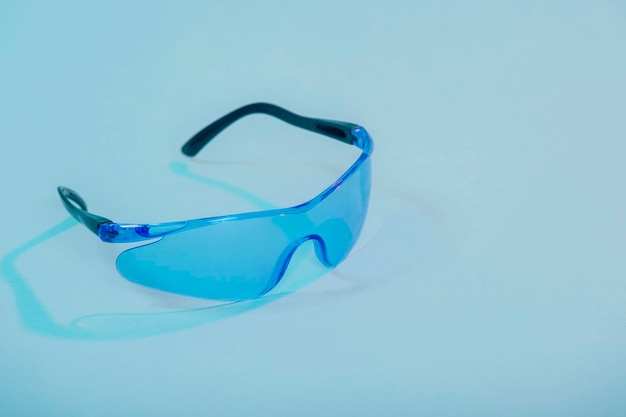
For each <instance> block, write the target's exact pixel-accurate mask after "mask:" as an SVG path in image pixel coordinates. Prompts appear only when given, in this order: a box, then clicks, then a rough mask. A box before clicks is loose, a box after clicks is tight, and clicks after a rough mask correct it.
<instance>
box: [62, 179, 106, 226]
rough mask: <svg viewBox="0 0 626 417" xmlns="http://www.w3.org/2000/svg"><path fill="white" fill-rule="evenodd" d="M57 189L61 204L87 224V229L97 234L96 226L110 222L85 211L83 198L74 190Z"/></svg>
mask: <svg viewBox="0 0 626 417" xmlns="http://www.w3.org/2000/svg"><path fill="white" fill-rule="evenodd" d="M57 191H58V192H59V196H60V197H61V201H62V202H63V205H64V206H65V208H66V209H67V211H68V212H69V213H70V214H71V215H72V217H74V218H75V219H76V220H78V221H79V222H80V223H82V224H84V225H85V226H87V229H89V230H91V231H92V232H93V233H95V234H96V235H97V234H98V227H99V226H100V225H101V224H103V223H111V222H112V221H111V220H109V219H107V218H105V217H101V216H98V215H96V214H93V213H89V212H88V211H87V204H86V203H85V200H83V198H82V197H81V196H80V195H78V193H77V192H76V191H73V190H70V189H69V188H66V187H57Z"/></svg>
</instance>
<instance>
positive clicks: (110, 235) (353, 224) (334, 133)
mask: <svg viewBox="0 0 626 417" xmlns="http://www.w3.org/2000/svg"><path fill="white" fill-rule="evenodd" d="M254 113H264V114H267V115H270V116H274V117H276V118H278V119H280V120H282V121H284V122H287V123H289V124H291V125H293V126H296V127H300V128H302V129H306V130H309V131H312V132H315V133H320V134H322V135H325V136H328V137H330V138H333V139H336V140H339V141H341V142H344V143H346V144H350V145H354V146H357V147H358V148H359V149H361V151H362V153H361V155H360V156H359V158H358V159H357V160H356V162H354V163H353V164H352V166H350V168H348V170H347V171H346V172H345V173H344V174H343V175H341V176H340V177H339V178H338V179H337V180H336V181H335V182H334V183H333V184H331V185H330V186H329V187H328V188H326V189H325V190H324V191H322V192H321V193H320V194H319V195H317V196H315V197H314V198H313V199H311V200H309V201H307V202H305V203H302V204H299V205H297V206H294V207H288V208H284V209H276V210H265V211H258V212H251V213H241V214H232V215H226V216H218V217H208V218H202V219H193V220H184V221H176V222H168V223H156V224H124V223H116V222H113V221H112V220H109V219H107V218H105V217H102V216H98V215H95V214H93V213H90V212H89V211H87V205H86V203H85V201H84V200H83V199H82V198H81V197H80V196H79V195H78V194H77V193H76V192H74V191H72V190H70V189H69V188H66V187H58V192H59V195H60V197H61V200H62V202H63V205H64V206H65V208H66V209H67V211H68V212H69V213H70V214H71V215H72V216H73V217H74V218H75V219H76V220H78V221H79V222H81V223H82V224H84V225H85V226H86V227H87V228H88V229H89V230H91V231H92V232H93V233H95V234H96V235H98V236H99V237H100V239H101V240H103V241H104V242H111V243H128V242H140V241H148V240H152V242H148V243H147V244H145V245H142V246H137V247H133V248H131V249H128V250H126V251H124V252H122V253H121V254H120V255H119V256H118V258H117V262H116V264H117V269H118V271H119V273H120V274H121V275H122V276H124V277H125V278H126V279H128V280H129V281H132V282H135V283H137V284H141V285H146V286H149V287H152V288H156V289H159V290H163V291H169V292H173V293H177V294H183V295H190V296H194V297H202V298H210V299H216V300H244V299H250V298H255V297H259V296H261V295H263V294H265V293H267V292H268V291H270V290H271V289H272V288H274V287H275V286H276V284H278V282H279V281H280V279H281V278H282V276H283V275H284V273H285V270H286V269H287V266H288V264H289V260H290V259H291V256H292V255H293V253H294V252H295V250H296V249H297V248H298V247H299V246H300V245H301V244H303V243H304V242H307V241H309V240H311V241H313V242H314V246H315V253H316V255H317V257H318V259H319V260H320V261H321V262H322V263H323V264H325V265H326V266H328V267H335V266H337V265H338V264H339V263H340V262H341V261H342V260H344V259H345V258H346V256H347V255H348V253H349V252H350V250H351V249H352V247H353V246H354V244H355V242H356V241H357V238H358V237H359V234H360V232H361V228H362V226H363V222H364V220H365V215H366V212H367V206H368V201H369V195H370V170H371V166H370V154H371V153H372V150H373V143H372V140H371V138H370V136H369V134H368V133H367V131H366V130H365V129H364V128H363V127H361V126H358V125H355V124H352V123H347V122H338V121H331V120H323V119H314V118H309V117H303V116H299V115H297V114H294V113H291V112H289V111H287V110H285V109H283V108H281V107H278V106H275V105H273V104H268V103H254V104H249V105H247V106H244V107H241V108H239V109H237V110H235V111H233V112H231V113H229V114H227V115H226V116H224V117H222V118H220V119H218V120H217V121H215V122H213V123H212V124H210V125H208V126H207V127H205V128H204V129H202V130H201V131H200V132H198V133H197V134H196V135H195V136H194V137H192V138H191V139H190V140H189V141H188V142H187V143H185V145H184V146H183V148H182V152H183V154H185V155H187V156H190V157H193V156H195V155H196V154H197V153H198V152H200V150H201V149H202V148H203V147H204V146H205V145H206V144H207V143H209V142H210V141H211V140H212V139H213V138H214V137H215V136H216V135H218V134H219V133H220V132H221V131H222V130H224V129H226V128H227V127H228V126H230V125H231V124H232V123H234V122H236V121H237V120H239V119H241V118H243V117H245V116H248V115H250V114H254ZM155 239H158V240H155Z"/></svg>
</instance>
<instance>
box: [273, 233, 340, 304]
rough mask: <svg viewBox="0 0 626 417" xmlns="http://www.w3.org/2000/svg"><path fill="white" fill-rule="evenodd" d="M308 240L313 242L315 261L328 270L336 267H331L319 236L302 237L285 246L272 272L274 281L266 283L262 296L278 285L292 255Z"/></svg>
mask: <svg viewBox="0 0 626 417" xmlns="http://www.w3.org/2000/svg"><path fill="white" fill-rule="evenodd" d="M309 240H312V241H313V247H314V250H315V255H316V256H317V259H318V260H319V261H320V262H321V263H322V264H323V265H324V266H326V267H328V268H332V267H334V266H336V264H335V265H333V264H331V262H330V261H329V260H328V253H327V250H326V244H325V242H324V240H323V239H322V238H321V237H320V236H318V235H308V236H304V237H302V238H300V239H298V240H296V241H294V242H292V243H291V244H290V245H289V246H287V247H286V248H285V250H283V252H282V253H281V255H280V257H279V258H278V261H277V262H276V265H275V267H274V272H273V274H272V276H273V277H274V279H273V280H271V281H270V282H269V283H268V286H267V288H265V290H264V291H263V294H266V293H267V292H269V291H271V290H272V289H273V288H274V287H276V286H277V285H278V283H279V282H280V280H281V279H282V278H283V276H284V275H285V272H286V271H287V268H288V267H289V262H290V261H291V258H292V257H293V254H294V253H295V252H296V250H298V248H299V247H300V246H302V245H303V244H304V243H306V242H308V241H309Z"/></svg>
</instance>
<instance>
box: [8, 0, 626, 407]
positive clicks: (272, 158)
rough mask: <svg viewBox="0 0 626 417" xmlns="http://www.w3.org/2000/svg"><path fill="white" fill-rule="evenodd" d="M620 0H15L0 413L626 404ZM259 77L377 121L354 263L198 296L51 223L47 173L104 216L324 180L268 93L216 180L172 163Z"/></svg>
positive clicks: (255, 89) (256, 87) (215, 206)
mask: <svg viewBox="0 0 626 417" xmlns="http://www.w3.org/2000/svg"><path fill="white" fill-rule="evenodd" d="M548 3H549V4H548ZM624 4H625V3H624V2H622V1H614V2H591V1H589V2H574V1H568V2H543V1H542V2H517V3H508V2H428V3H427V2H402V1H387V2H378V3H376V4H371V3H365V2H356V1H342V0H334V1H321V2H316V3H315V4H312V2H300V1H289V2H287V1H282V2H280V1H263V2H253V1H239V2H225V1H222V2H199V1H198V2H169V3H167V2H156V1H152V2H122V1H110V2H101V4H97V3H96V2H43V1H42V2H28V1H7V0H3V1H2V2H1V3H0V121H1V123H0V173H1V177H0V178H1V181H0V186H1V192H2V196H3V198H2V208H1V209H0V213H1V214H2V217H1V218H2V221H1V225H2V233H1V236H2V238H1V239H0V256H2V257H3V261H2V262H3V264H2V265H3V269H2V274H3V277H4V278H5V279H3V280H0V414H2V415H6V416H34V415H46V416H57V415H58V416H61V415H62V416H112V415H119V416H121V415H136V416H144V415H145V416H172V415H185V416H196V415H197V416H207V415H224V416H239V415H241V416H244V415H246V416H250V415H259V416H265V415H272V416H294V415H297V416H320V415H334V416H348V415H355V416H356V415H358V416H380V415H394V416H414V415H431V416H434V415H436V416H470V415H471V416H473V415H476V416H503V415H506V416H568V417H573V416H590V415H597V416H604V417H609V416H623V415H626V256H625V255H626V253H625V252H626V221H625V218H624V213H625V210H626V192H625V191H624V180H625V179H626V169H625V168H624V156H625V155H626V145H625V144H624V143H625V142H624V138H625V137H626V124H625V122H624V116H623V115H624V110H625V109H626V54H625V53H624V45H625V44H626V7H625V6H624ZM260 100H263V101H269V102H274V103H276V104H279V105H282V106H284V107H286V108H288V109H291V110H293V111H295V112H298V113H301V114H304V115H310V116H318V117H323V118H332V119H338V120H349V121H354V122H358V123H362V124H363V125H364V126H366V127H367V128H368V130H369V131H370V132H371V133H372V135H373V137H374V139H375V141H376V149H375V152H374V155H373V158H374V159H373V161H374V192H373V197H372V213H371V216H370V217H369V218H368V224H367V228H366V231H365V232H364V237H363V241H362V242H361V246H360V247H359V250H358V251H357V252H356V254H355V255H354V256H353V257H352V258H350V259H349V260H348V261H347V262H346V264H345V265H343V266H342V268H339V269H338V270H337V271H334V272H333V273H330V274H328V273H326V271H324V270H322V269H320V268H319V267H317V266H315V264H314V263H313V262H312V261H311V259H310V257H307V255H306V251H305V250H303V254H302V256H301V259H300V262H299V265H300V270H299V271H300V272H299V273H297V274H291V278H292V279H291V284H292V285H293V287H292V288H291V289H289V288H287V289H286V290H285V292H284V293H282V294H283V295H284V296H280V297H275V298H272V299H266V300H262V301H259V302H257V304H253V303H249V304H240V305H234V306H230V307H227V308H224V307H219V306H218V307H216V308H215V309H210V308H208V309H207V308H203V307H205V306H207V305H209V304H208V303H207V302H205V301H202V300H200V301H198V300H189V299H182V298H177V297H174V296H167V295H164V294H159V293H156V292H150V291H149V290H144V289H138V288H135V287H134V286H132V284H130V283H128V282H126V281H124V280H123V279H122V278H121V277H119V276H118V275H117V274H116V272H115V270H114V267H113V265H114V263H113V262H114V259H115V253H116V251H118V250H119V249H118V248H117V247H111V245H108V246H107V245H104V244H102V245H100V244H98V242H97V241H96V240H95V239H94V237H93V236H90V235H89V233H88V232H86V231H84V230H80V229H79V228H78V227H71V224H70V223H64V219H66V217H67V214H66V213H65V212H64V211H63V209H62V206H61V204H60V202H59V200H58V197H57V196H56V192H55V187H56V186H57V185H61V184H62V185H67V186H69V187H72V188H75V189H76V190H78V191H79V192H81V194H83V195H84V197H85V198H86V199H87V201H88V202H89V203H90V206H91V208H92V209H93V210H94V211H95V212H96V213H99V214H102V215H105V216H107V217H111V218H113V219H115V220H120V221H126V220H128V221H159V220H175V219H179V218H185V217H192V216H195V215H212V214H221V213H222V210H225V212H228V210H230V209H231V208H232V207H235V206H237V204H239V203H237V201H239V200H240V201H242V202H243V203H241V204H248V203H250V204H252V205H253V206H254V203H255V202H254V201H252V200H250V198H248V199H247V200H246V197H250V196H251V194H247V192H248V191H255V190H258V193H261V194H263V195H259V198H261V197H263V198H269V199H270V200H271V201H273V202H274V203H275V204H278V205H281V204H285V203H287V204H291V203H292V202H291V201H281V198H286V197H285V196H288V197H289V198H293V199H295V200H297V201H296V202H298V201H300V199H301V196H300V195H299V194H298V193H300V192H302V194H303V196H312V194H313V193H314V190H315V189H316V187H318V185H319V184H316V183H315V181H316V180H315V179H316V178H318V175H315V174H313V173H308V171H306V170H305V169H304V168H302V171H299V170H298V169H299V168H301V165H302V166H303V165H307V164H309V165H310V164H314V163H315V161H319V162H320V163H321V164H324V163H326V162H323V161H322V158H324V157H325V155H327V156H328V157H329V160H331V159H333V158H335V156H337V155H339V156H343V155H342V154H341V152H343V151H342V150H339V149H338V148H336V147H334V144H328V143H327V141H324V140H322V139H318V138H315V137H314V136H310V137H309V136H307V135H304V134H302V133H300V132H295V131H294V130H293V129H291V128H289V127H288V126H287V127H284V126H282V125H279V124H278V123H277V122H272V121H271V120H269V121H268V120H266V119H263V118H261V117H259V118H250V121H249V122H248V121H246V122H245V123H242V126H241V127H237V128H233V130H232V134H228V136H227V137H225V138H224V140H223V141H221V142H219V143H218V142H216V144H215V153H214V154H211V155H209V154H208V150H207V154H206V155H205V157H206V158H207V159H211V158H214V159H215V160H220V159H223V160H228V161H232V160H236V159H238V158H239V159H240V160H241V161H243V163H241V164H240V165H237V164H234V165H233V164H225V165H224V166H223V167H222V166H220V165H219V164H217V163H215V161H213V163H208V164H206V163H205V164H204V166H203V165H202V164H196V165H194V166H193V168H192V170H196V171H202V170H203V169H204V171H207V169H209V171H210V172H209V171H207V172H202V173H201V174H202V175H206V174H207V173H208V174H210V176H217V177H219V175H223V178H217V179H215V180H212V181H214V182H213V183H212V185H213V186H214V187H213V188H214V189H215V190H216V191H215V192H216V193H217V194H211V195H212V196H217V197H215V198H214V199H211V200H209V201H208V202H206V201H203V202H202V204H195V202H196V200H195V198H196V197H195V196H196V195H197V194H198V193H195V191H197V190H204V189H205V188H206V189H209V188H211V187H206V185H207V184H200V182H199V181H188V180H185V179H184V178H181V176H180V175H176V174H175V172H173V171H172V169H168V166H171V165H170V164H171V163H172V162H174V163H177V161H184V159H183V158H181V157H180V156H179V154H178V147H179V146H180V145H182V143H183V142H184V141H185V140H186V139H187V138H188V137H189V136H190V135H192V134H193V133H195V132H196V131H197V130H198V129H200V128H201V127H202V126H204V125H205V124H206V123H208V122H210V121H211V120H213V119H214V118H216V117H219V116H221V115H222V114H223V113H225V112H227V111H229V110H232V109H234V108H235V107H237V106H240V105H243V104H247V103H249V102H253V101H260ZM257 129H258V131H257ZM259 132H261V133H259ZM257 136H258V137H257ZM292 136H293V138H292ZM301 136H302V137H301ZM300 137H301V138H300ZM244 138H248V140H246V139H244ZM255 139H258V140H255ZM309 139H311V140H310V141H309ZM318 145H319V149H322V151H320V152H319V154H316V150H315V149H318ZM340 147H341V146H340ZM335 149H337V151H336V152H335ZM294 155H296V156H297V158H300V160H301V161H304V162H306V163H307V164H299V163H295V162H294V163H292V165H285V166H283V167H281V166H279V165H280V164H279V163H278V164H277V162H281V161H283V162H285V163H287V162H289V161H291V160H292V158H296V156H294ZM331 156H332V157H331ZM339 156H338V157H337V158H339ZM297 158H296V159H297ZM339 159H341V158H339ZM252 161H257V162H267V163H268V165H270V166H271V167H272V169H278V171H277V172H274V173H273V174H272V175H269V174H268V176H267V177H263V176H261V177H262V178H259V175H255V174H253V172H254V170H253V169H252V168H250V166H251V165H253V164H251V162H252ZM345 161H348V163H349V161H350V158H348V159H346V160H344V162H345ZM329 164H330V163H329ZM277 165H278V166H277ZM336 166H341V164H340V163H339V162H333V167H336ZM346 166H347V165H346ZM174 167H176V165H174ZM207 167H209V168H207ZM281 168H284V170H283V171H282V173H281V171H280V169H281ZM321 170H322V171H324V173H328V172H331V171H332V169H331V168H329V167H322V169H321ZM174 171H175V170H174ZM196 171H194V172H196ZM318 171H319V169H318ZM257 172H262V171H257ZM268 172H269V171H268ZM286 172H289V174H288V175H286V174H285V173H286ZM312 172H315V170H313V171H312ZM220 173H221V174H220ZM318 173H319V172H318ZM198 175H200V174H198ZM329 175H330V174H329ZM270 179H271V181H270ZM255 180H256V181H255ZM274 181H278V182H277V183H276V182H274ZM281 181H282V182H281ZM300 183H303V184H305V185H307V187H310V188H309V189H305V190H304V191H301V190H299V184H300ZM190 184H191V185H190ZM273 184H278V185H273ZM209 185H211V184H209ZM195 186H197V187H199V188H194V187H195ZM202 187H205V188H202ZM220 187H221V188H220ZM245 190H248V191H245ZM255 192H256V191H255ZM220 193H221V194H220ZM191 195H193V197H190V196H191ZM233 195H234V196H235V197H237V198H232V196H233ZM255 195H256V194H255ZM281 195H282V197H281ZM229 196H230V197H229ZM242 197H243V198H242ZM198 198H199V199H200V197H198ZM211 198H213V197H211ZM251 198H252V197H251ZM255 198H256V197H255ZM198 201H201V200H198ZM204 204H206V205H204ZM242 207H243V206H242ZM244 208H247V206H246V207H244ZM203 213H204V214H203ZM59 224H60V225H61V226H60V227H61V228H63V227H69V229H67V230H65V231H62V232H61V231H60V229H54V230H51V228H53V227H54V226H55V225H59ZM47 230H51V231H50V232H49V233H48V234H47V235H45V234H44V235H42V233H44V232H45V231H47ZM38 238H39V240H37V239H38ZM34 239H35V240H34ZM25 245H26V246H25ZM303 249H305V248H303ZM309 249H310V248H309ZM320 276H321V278H319V277H320ZM302 277H304V278H302ZM317 278H319V279H317ZM20 279H23V282H22V281H19V280H20ZM299 279H300V281H298V280H299ZM309 281H314V282H313V283H312V284H311V285H308V286H306V287H305V288H304V289H302V290H301V291H296V292H293V293H290V292H291V290H292V289H293V288H296V287H298V286H300V285H304V284H306V283H307V282H309ZM291 284H290V285H291ZM29 291H32V294H31V293H29ZM29 294H30V295H34V296H36V297H37V299H38V300H39V301H41V303H42V305H44V306H45V307H40V306H35V304H33V303H34V301H33V300H34V299H33V298H32V297H30V298H29ZM285 294H286V295H285ZM20 300H21V301H20ZM42 309H44V310H46V313H42V311H43V310H42ZM177 311H182V312H181V313H176V312H177ZM172 312H173V313H172ZM90 314H91V315H92V316H91V317H92V319H90V320H83V322H82V323H83V327H81V325H80V323H81V322H80V321H79V322H78V323H76V322H73V320H76V319H77V318H78V317H87V316H89V315H90ZM94 315H95V316H94ZM72 323H74V324H72ZM55 326H56V327H55ZM72 326H74V327H72ZM67 329H69V330H67ZM76 329H79V330H80V329H87V331H86V333H81V331H82V330H80V331H79V330H76ZM85 335H86V336H85ZM94 335H95V336H94ZM98 339H102V340H98Z"/></svg>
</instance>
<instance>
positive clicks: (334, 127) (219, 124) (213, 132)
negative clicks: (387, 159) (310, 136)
mask: <svg viewBox="0 0 626 417" xmlns="http://www.w3.org/2000/svg"><path fill="white" fill-rule="evenodd" d="M255 113H262V114H267V115H270V116H273V117H276V118H277V119H280V120H282V121H283V122H286V123H289V124H291V125H293V126H296V127H299V128H302V129H306V130H309V131H311V132H315V133H319V134H322V135H325V136H328V137H331V138H333V139H336V140H338V141H341V142H344V143H347V144H350V145H352V144H354V143H355V142H354V137H353V136H352V134H351V130H352V129H353V128H354V127H356V126H357V125H355V124H353V123H347V122H338V121H334V120H324V119H313V118H310V117H304V116H300V115H297V114H295V113H292V112H290V111H288V110H285V109H283V108H282V107H278V106H275V105H273V104H269V103H253V104H248V105H246V106H243V107H240V108H238V109H237V110H234V111H232V112H230V113H228V114H227V115H226V116H223V117H222V118H220V119H218V120H216V121H215V122H213V123H211V124H210V125H208V126H207V127H205V128H204V129H202V130H201V131H200V132H198V133H196V134H195V135H194V136H193V137H192V138H191V139H189V140H188V141H187V143H185V145H183V148H182V152H183V154H185V155H187V156H195V155H197V154H198V152H200V150H201V149H202V148H204V147H205V146H206V144H207V143H209V142H210V141H211V140H212V139H213V138H214V137H215V136H217V135H218V134H219V133H220V132H221V131H222V130H224V129H226V128H227V127H228V126H230V125H231V124H233V123H234V122H236V121H237V120H239V119H241V118H243V117H245V116H248V115H251V114H255Z"/></svg>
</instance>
